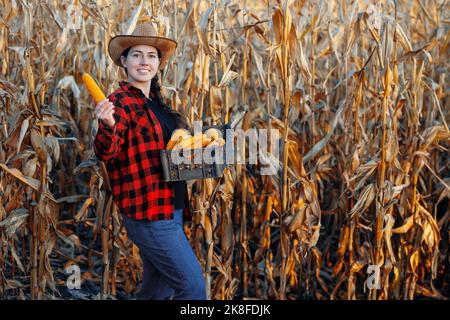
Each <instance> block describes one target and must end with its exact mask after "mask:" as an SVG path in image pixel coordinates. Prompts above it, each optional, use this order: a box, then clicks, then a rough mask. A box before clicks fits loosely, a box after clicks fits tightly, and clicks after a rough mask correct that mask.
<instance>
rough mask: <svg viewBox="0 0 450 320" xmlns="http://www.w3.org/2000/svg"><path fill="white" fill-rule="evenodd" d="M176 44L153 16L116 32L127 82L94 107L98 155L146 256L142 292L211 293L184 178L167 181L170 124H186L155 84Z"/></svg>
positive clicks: (113, 48)
mask: <svg viewBox="0 0 450 320" xmlns="http://www.w3.org/2000/svg"><path fill="white" fill-rule="evenodd" d="M176 46H177V43H176V42H175V41H174V40H172V39H167V38H162V37H158V36H157V35H156V32H155V30H154V28H153V26H152V25H151V24H150V23H140V24H138V25H137V26H136V29H135V30H134V32H133V34H132V35H119V36H116V37H114V38H112V39H111V41H110V42H109V46H108V51H109V55H110V57H111V59H112V60H113V61H114V63H115V64H117V65H118V66H120V67H123V68H124V69H125V72H126V74H127V77H128V81H122V82H120V83H119V88H118V89H117V90H115V91H114V92H113V93H112V94H111V95H110V96H109V97H108V99H105V100H103V101H101V102H100V103H98V104H97V105H96V107H95V114H96V116H97V118H98V119H99V128H98V132H97V135H96V137H95V143H94V150H95V154H96V155H97V157H98V158H99V159H100V160H103V161H104V162H105V164H106V169H107V171H108V176H109V179H110V183H111V187H112V190H113V197H114V201H115V202H116V204H117V205H118V207H119V209H120V212H121V213H122V217H123V223H124V226H125V229H126V230H127V234H128V236H129V238H130V239H131V240H132V241H133V242H134V243H135V244H136V245H137V246H138V248H139V251H140V255H141V258H142V260H143V263H144V276H143V281H142V284H141V289H140V291H139V293H138V295H137V298H138V299H169V298H173V299H190V300H198V299H206V290H205V281H204V278H203V274H202V271H201V268H200V265H199V262H198V260H197V258H196V256H195V254H194V252H193V251H192V248H191V246H190V245H189V242H188V240H187V239H186V236H185V234H184V231H183V219H190V218H191V214H190V209H189V202H188V199H187V187H186V182H184V181H183V182H176V183H170V182H165V181H164V180H163V176H162V167H161V161H160V156H159V151H160V150H161V149H165V146H166V144H167V142H168V141H169V139H170V136H171V134H172V131H173V130H175V129H176V128H177V127H186V123H185V121H183V118H182V117H181V115H180V114H179V113H177V112H174V111H171V110H170V108H169V107H168V106H167V105H166V104H165V102H164V100H163V98H162V96H161V90H160V86H159V84H158V75H157V73H158V70H159V69H162V68H163V67H164V66H165V64H166V63H167V60H168V59H169V57H170V56H171V55H172V54H173V53H174V51H175V48H176Z"/></svg>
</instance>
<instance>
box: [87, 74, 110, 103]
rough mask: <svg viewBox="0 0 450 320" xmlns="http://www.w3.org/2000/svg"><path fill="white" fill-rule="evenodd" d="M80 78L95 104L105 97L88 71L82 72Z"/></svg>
mask: <svg viewBox="0 0 450 320" xmlns="http://www.w3.org/2000/svg"><path fill="white" fill-rule="evenodd" d="M82 79H83V82H84V85H85V86H86V88H87V89H88V91H89V93H90V94H91V96H92V98H94V101H95V104H97V103H99V102H100V101H102V100H105V99H106V96H105V94H104V93H103V92H102V90H101V89H100V88H99V86H98V85H97V83H96V82H95V81H94V79H92V77H91V76H90V75H89V74H88V73H85V74H83V77H82Z"/></svg>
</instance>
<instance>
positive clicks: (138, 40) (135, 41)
mask: <svg viewBox="0 0 450 320" xmlns="http://www.w3.org/2000/svg"><path fill="white" fill-rule="evenodd" d="M137 45H147V46H152V47H155V48H157V49H159V51H160V52H161V63H160V65H159V69H163V68H164V67H165V65H166V63H167V61H168V60H169V58H170V57H171V56H172V55H173V53H174V52H175V49H176V48H177V42H176V41H175V40H172V39H169V38H164V37H156V36H148V37H144V36H132V35H118V36H115V37H113V38H112V39H111V40H109V44H108V53H109V56H110V57H111V59H112V60H113V61H114V63H115V64H116V65H118V66H119V67H123V66H122V63H121V62H120V56H121V55H122V53H123V52H124V51H125V49H127V48H129V47H133V46H137Z"/></svg>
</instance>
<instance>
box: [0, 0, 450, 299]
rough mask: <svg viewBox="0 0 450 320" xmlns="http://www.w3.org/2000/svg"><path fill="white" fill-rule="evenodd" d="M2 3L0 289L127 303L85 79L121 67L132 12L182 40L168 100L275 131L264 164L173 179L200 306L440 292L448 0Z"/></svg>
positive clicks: (214, 117) (116, 216) (127, 269)
mask: <svg viewBox="0 0 450 320" xmlns="http://www.w3.org/2000/svg"><path fill="white" fill-rule="evenodd" d="M0 3H1V9H0V12H1V20H0V56H1V57H2V59H1V61H0V71H1V78H0V108H1V109H0V119H1V120H0V121H1V130H0V131H1V133H0V135H1V140H0V141H1V143H0V167H1V170H0V192H1V202H0V237H1V244H2V245H1V247H0V264H1V266H2V269H1V273H0V297H1V298H2V299H127V298H130V297H133V295H134V293H135V289H136V286H137V285H138V284H139V282H140V280H141V279H142V263H141V261H140V259H139V252H138V250H137V247H135V246H134V245H133V244H132V242H131V241H130V240H129V239H128V238H127V236H126V232H125V230H124V228H122V224H121V216H120V213H119V211H118V209H117V207H116V206H115V205H114V203H113V199H112V196H111V190H110V186H109V182H108V179H107V174H106V171H105V166H104V164H103V163H102V162H101V161H98V160H97V159H96V157H95V155H94V152H93V141H94V137H95V132H96V130H97V125H98V124H97V120H96V119H95V117H94V111H93V109H94V103H93V101H92V99H91V97H90V96H89V94H88V92H87V90H86V89H85V88H84V87H83V85H82V80H81V77H82V74H83V73H84V72H87V73H89V74H91V75H92V76H93V77H94V78H95V79H96V81H97V82H98V83H99V84H100V85H101V87H102V90H103V91H104V92H105V93H108V94H109V93H111V92H112V91H113V90H114V89H115V88H116V87H117V85H118V81H119V80H122V79H125V78H124V77H125V74H124V73H123V71H122V70H119V68H118V67H116V66H115V65H114V64H113V62H112V61H111V60H110V59H109V56H108V53H107V49H108V48H107V44H108V41H109V39H110V38H111V37H113V36H114V35H116V34H125V33H130V32H131V31H132V30H133V29H134V26H135V25H136V23H137V22H138V21H139V19H140V18H141V17H142V16H144V15H145V16H151V17H152V19H153V20H152V21H153V22H154V25H155V26H156V27H157V29H158V30H159V33H160V34H161V35H163V36H167V37H171V38H174V39H176V40H177V41H178V48H177V51H176V53H175V55H174V56H173V57H172V59H171V60H170V61H169V63H168V66H167V67H166V68H165V70H164V72H163V75H162V78H161V77H160V79H161V82H162V85H163V89H164V93H165V97H166V98H167V99H168V101H170V104H171V106H172V108H175V109H177V110H179V111H180V112H182V113H184V114H186V115H187V117H188V118H189V121H190V122H191V123H193V122H194V121H198V120H201V121H203V123H204V124H205V125H211V124H223V123H230V124H231V125H232V127H233V128H240V129H243V130H248V129H251V128H259V129H277V130H279V132H280V136H281V139H280V140H281V141H280V157H279V159H274V158H271V159H270V160H271V161H273V165H274V166H275V167H276V168H278V171H277V174H275V175H261V174H260V172H261V164H260V163H257V164H238V165H235V166H232V167H230V168H227V169H226V170H225V172H224V176H223V177H222V178H220V179H210V180H195V181H190V182H189V184H188V186H189V195H190V203H191V206H192V209H193V210H192V211H193V213H194V215H193V221H192V222H191V223H188V224H186V226H185V231H186V234H187V236H188V238H189V240H190V242H191V244H192V246H193V248H194V251H195V253H196V255H197V256H198V258H199V260H200V263H201V266H202V268H203V271H204V275H205V279H206V284H207V289H208V297H209V298H211V299H374V300H386V299H423V298H428V299H431V298H432V299H447V298H448V297H449V284H450V277H449V275H450V270H449V268H450V264H449V261H450V255H449V253H450V250H449V241H450V237H449V235H450V229H449V227H450V224H449V217H450V210H449V205H448V204H449V197H450V174H449V161H448V158H449V157H448V148H449V139H450V133H449V128H448V119H449V112H448V100H449V96H448V94H449V90H448V87H447V83H448V71H449V70H448V68H449V64H448V56H449V55H448V52H449V40H450V32H449V31H450V29H449V22H450V20H449V16H448V14H449V12H450V11H449V5H448V2H447V1H444V0H433V1H432V0H419V1H407V0H398V1H381V2H378V1H368V0H344V1H336V0H330V1H321V0H293V1H292V0H291V1H287V0H283V1H281V0H278V1H275V0H264V1H262V0H261V1H256V0H254V1H246V0H242V1H239V0H219V1H216V0H198V1H195V0H190V1H181V0H171V1H153V0H152V1H143V0H142V1H118V0H111V1H107V0H97V1H88V0H65V1H56V0H41V1H29V0H0ZM71 266H78V267H79V268H80V270H81V282H82V284H81V289H82V290H76V289H68V288H67V283H66V282H67V278H68V271H67V270H68V269H70V267H71ZM372 269H374V270H378V271H379V279H378V280H379V281H378V285H377V286H376V287H373V286H369V285H368V284H369V282H368V276H370V275H371V273H370V272H369V271H370V270H372Z"/></svg>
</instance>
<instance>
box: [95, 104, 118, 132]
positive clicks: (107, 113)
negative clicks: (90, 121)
mask: <svg viewBox="0 0 450 320" xmlns="http://www.w3.org/2000/svg"><path fill="white" fill-rule="evenodd" d="M114 110H115V107H114V104H113V103H112V102H111V101H109V100H108V99H105V100H102V101H100V102H99V103H98V104H97V105H96V106H95V109H94V112H95V115H96V117H97V118H98V119H99V120H101V121H103V123H104V124H106V125H107V126H108V127H110V128H113V127H114V125H115V124H116V120H115V119H114V116H113V114H114Z"/></svg>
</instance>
